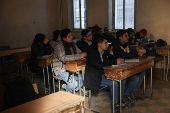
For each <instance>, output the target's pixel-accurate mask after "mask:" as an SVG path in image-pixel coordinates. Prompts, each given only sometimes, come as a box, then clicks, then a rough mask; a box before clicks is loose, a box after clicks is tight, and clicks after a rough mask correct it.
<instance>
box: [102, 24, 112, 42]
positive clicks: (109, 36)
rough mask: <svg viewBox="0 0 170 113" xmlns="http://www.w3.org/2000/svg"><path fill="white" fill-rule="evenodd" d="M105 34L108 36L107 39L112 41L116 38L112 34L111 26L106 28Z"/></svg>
mask: <svg viewBox="0 0 170 113" xmlns="http://www.w3.org/2000/svg"><path fill="white" fill-rule="evenodd" d="M103 36H105V37H106V38H107V41H108V42H110V43H112V42H113V41H114V40H115V38H114V36H113V35H112V34H110V29H109V27H105V28H104V33H103Z"/></svg>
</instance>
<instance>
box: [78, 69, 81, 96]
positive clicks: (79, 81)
mask: <svg viewBox="0 0 170 113" xmlns="http://www.w3.org/2000/svg"><path fill="white" fill-rule="evenodd" d="M78 79H79V95H80V96H81V84H80V71H78Z"/></svg>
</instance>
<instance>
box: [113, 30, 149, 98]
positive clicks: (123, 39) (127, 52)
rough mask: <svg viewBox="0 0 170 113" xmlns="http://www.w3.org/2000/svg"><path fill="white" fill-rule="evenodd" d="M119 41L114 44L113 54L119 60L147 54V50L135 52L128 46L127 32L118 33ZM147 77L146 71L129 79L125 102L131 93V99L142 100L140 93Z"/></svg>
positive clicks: (120, 31)
mask: <svg viewBox="0 0 170 113" xmlns="http://www.w3.org/2000/svg"><path fill="white" fill-rule="evenodd" d="M116 36H117V39H118V40H116V41H115V42H114V43H113V48H114V49H113V54H114V55H115V56H116V57H117V58H124V59H131V58H134V57H137V56H142V55H143V54H145V53H146V50H145V49H138V50H134V49H132V48H130V46H129V44H128V39H129V37H128V34H127V32H126V30H119V31H117V33H116ZM144 75H145V71H142V72H140V73H138V74H135V75H133V76H131V77H129V78H127V80H129V83H128V84H127V86H126V89H125V93H124V94H125V97H124V101H125V100H127V101H128V99H129V98H130V93H131V97H132V98H131V99H135V100H136V99H142V98H143V95H142V94H141V93H140V92H139V89H140V86H141V83H142V81H143V78H144Z"/></svg>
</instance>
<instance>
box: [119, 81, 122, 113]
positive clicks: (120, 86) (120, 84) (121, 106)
mask: <svg viewBox="0 0 170 113" xmlns="http://www.w3.org/2000/svg"><path fill="white" fill-rule="evenodd" d="M119 83H120V113H122V81H121V80H120V81H119Z"/></svg>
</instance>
